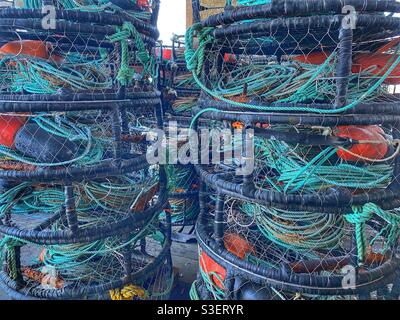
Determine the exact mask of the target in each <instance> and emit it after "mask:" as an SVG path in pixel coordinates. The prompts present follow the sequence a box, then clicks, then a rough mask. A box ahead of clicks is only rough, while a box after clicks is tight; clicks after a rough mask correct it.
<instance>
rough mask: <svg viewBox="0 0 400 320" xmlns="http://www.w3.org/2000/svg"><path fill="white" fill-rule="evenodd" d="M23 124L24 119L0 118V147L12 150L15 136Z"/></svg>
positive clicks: (4, 116)
mask: <svg viewBox="0 0 400 320" xmlns="http://www.w3.org/2000/svg"><path fill="white" fill-rule="evenodd" d="M25 122H26V118H25V117H15V116H6V115H2V116H0V145H3V146H6V147H7V148H10V149H14V148H15V145H14V141H15V135H16V134H17V132H18V130H19V129H21V127H22V126H23V125H24V124H25Z"/></svg>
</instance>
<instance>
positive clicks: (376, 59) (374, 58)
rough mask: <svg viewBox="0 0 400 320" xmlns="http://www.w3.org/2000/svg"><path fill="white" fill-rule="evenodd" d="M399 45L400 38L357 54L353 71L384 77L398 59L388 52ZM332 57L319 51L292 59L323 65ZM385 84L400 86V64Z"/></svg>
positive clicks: (328, 53) (354, 58)
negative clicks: (371, 50)
mask: <svg viewBox="0 0 400 320" xmlns="http://www.w3.org/2000/svg"><path fill="white" fill-rule="evenodd" d="M399 43H400V38H396V39H394V40H392V41H390V42H388V43H387V44H385V45H384V46H382V47H381V48H379V49H378V50H376V51H375V52H370V53H359V54H356V55H355V56H354V57H353V66H352V69H351V71H352V72H353V73H360V72H363V71H368V72H369V73H371V74H373V75H375V76H377V77H382V76H383V75H385V73H386V72H387V71H388V70H389V68H390V67H391V66H392V64H393V62H394V60H395V59H396V56H394V55H393V54H390V53H386V52H388V51H390V50H391V49H392V48H393V47H394V46H395V45H398V44H399ZM330 55H331V53H330V52H324V51H319V52H312V53H310V54H307V55H299V56H293V57H291V59H293V60H295V61H298V62H302V63H307V64H316V65H319V64H323V63H324V62H325V61H326V59H327V58H328V57H329V56H330ZM383 82H384V83H386V84H391V85H397V84H400V64H399V65H397V66H396V67H395V68H394V69H393V70H392V72H391V73H390V74H389V75H388V77H387V78H386V79H385V80H384V81H383Z"/></svg>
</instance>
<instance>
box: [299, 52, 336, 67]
mask: <svg viewBox="0 0 400 320" xmlns="http://www.w3.org/2000/svg"><path fill="white" fill-rule="evenodd" d="M330 55H331V53H329V52H324V51H320V52H312V53H309V54H307V55H299V56H294V57H292V59H293V60H296V61H298V62H301V63H306V64H323V63H324V62H325V60H326V59H327V58H328V57H329V56H330Z"/></svg>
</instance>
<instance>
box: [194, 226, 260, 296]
mask: <svg viewBox="0 0 400 320" xmlns="http://www.w3.org/2000/svg"><path fill="white" fill-rule="evenodd" d="M224 245H225V248H226V250H228V251H229V252H230V253H233V254H234V255H235V256H237V257H238V258H240V259H242V260H243V259H244V258H245V257H246V254H249V253H252V254H255V249H254V246H253V245H251V244H250V243H249V242H248V241H247V240H246V239H244V238H243V237H241V236H240V235H238V234H235V233H227V234H225V236H224ZM200 268H201V269H202V270H203V271H204V272H205V273H206V274H208V275H209V276H210V278H211V280H212V281H213V283H214V284H215V285H216V286H217V287H218V288H220V289H224V285H223V283H222V282H223V281H224V280H225V278H226V270H225V269H224V268H223V267H222V266H221V265H219V264H218V263H217V262H215V261H214V260H213V259H211V257H210V256H209V255H207V254H206V253H205V252H204V251H203V252H202V253H201V255H200Z"/></svg>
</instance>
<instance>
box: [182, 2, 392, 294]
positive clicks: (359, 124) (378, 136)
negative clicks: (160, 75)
mask: <svg viewBox="0 0 400 320" xmlns="http://www.w3.org/2000/svg"><path fill="white" fill-rule="evenodd" d="M267 2H268V3H267ZM265 3H266V4H263V5H254V6H245V7H232V6H230V7H228V8H226V10H225V11H224V12H223V13H220V14H217V15H214V16H210V17H209V18H207V19H205V20H203V21H197V23H195V24H194V25H193V26H192V27H191V28H190V29H189V30H188V32H187V35H186V52H187V54H186V61H187V65H188V68H189V69H190V70H191V71H192V73H193V77H194V79H195V81H196V83H197V84H198V85H199V86H200V87H201V89H202V94H201V96H200V99H199V102H198V104H197V106H196V107H194V108H193V127H194V128H196V127H198V124H197V123H198V122H199V121H202V120H203V121H204V120H205V121H207V123H209V124H210V126H211V125H212V126H213V127H218V126H219V127H220V128H221V130H222V129H224V132H225V131H226V129H229V130H231V131H232V132H233V131H235V132H236V135H235V136H234V138H233V139H228V138H227V136H224V135H222V136H223V138H222V141H221V143H220V145H221V146H219V147H220V148H221V149H220V150H219V151H220V153H223V151H226V150H234V151H236V153H232V154H234V156H229V153H225V158H223V159H222V161H221V162H220V163H219V164H213V165H207V164H202V165H198V166H196V170H197V172H198V174H199V176H200V180H201V185H200V217H199V220H198V223H197V240H198V242H199V267H200V272H199V277H198V280H197V281H196V282H195V283H194V284H193V286H192V290H191V297H192V298H193V299H229V300H231V299H283V300H289V299H398V298H399V293H400V283H399V257H398V237H399V226H400V211H399V209H398V208H399V207H400V202H399V187H400V185H399V183H400V182H399V181H398V176H399V169H400V158H399V152H400V145H399V137H400V133H399V121H400V117H399V115H400V109H399V97H398V95H397V94H396V93H395V92H396V91H395V86H396V85H398V84H400V77H399V76H400V73H399V70H400V51H399V48H400V46H399V40H398V39H399V38H398V36H399V34H400V19H399V18H397V17H395V15H393V13H398V12H399V11H400V5H399V3H397V2H395V1H368V0H349V1H346V5H348V6H349V8H351V10H350V9H349V10H350V11H349V13H348V14H343V13H342V12H343V11H342V10H343V8H342V6H343V2H342V1H337V0H328V1H319V0H306V1H289V0H287V1H283V0H277V1H272V2H270V3H269V1H265ZM194 4H195V5H194V9H196V5H197V4H198V1H194ZM197 9H198V8H197ZM194 11H195V12H196V10H194ZM198 11H199V10H197V12H198ZM346 12H347V11H346ZM385 12H389V13H391V14H389V15H387V14H384V13H385ZM197 16H198V15H197ZM194 37H197V39H198V43H196V46H198V48H195V47H194V40H193V39H194ZM238 140H241V141H242V143H237V142H238ZM202 143H203V144H204V142H203V141H202ZM212 147H213V148H214V147H215V146H212ZM206 148H207V147H206ZM227 154H228V156H227ZM210 163H211V162H210ZM238 169H241V170H238Z"/></svg>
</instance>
